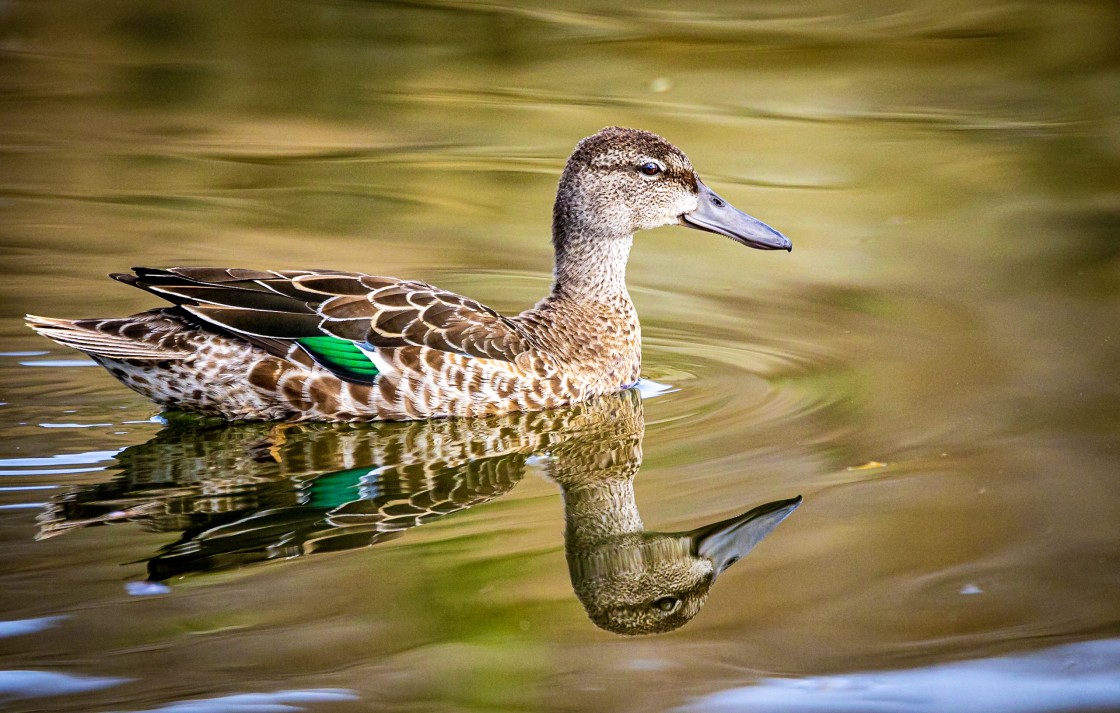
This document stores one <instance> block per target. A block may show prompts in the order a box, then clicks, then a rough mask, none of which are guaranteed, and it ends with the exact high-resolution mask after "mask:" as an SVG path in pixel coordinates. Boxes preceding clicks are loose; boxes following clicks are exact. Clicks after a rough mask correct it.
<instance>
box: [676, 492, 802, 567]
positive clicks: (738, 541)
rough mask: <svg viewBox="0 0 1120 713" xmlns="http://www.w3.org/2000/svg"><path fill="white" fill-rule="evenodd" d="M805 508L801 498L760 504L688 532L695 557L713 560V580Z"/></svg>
mask: <svg viewBox="0 0 1120 713" xmlns="http://www.w3.org/2000/svg"><path fill="white" fill-rule="evenodd" d="M799 505H801V496H800V495H798V496H797V497H795V498H789V499H788V500H776V501H774V502H772V503H766V504H765V505H759V506H758V507H756V508H753V509H751V510H748V511H747V512H745V513H743V514H742V515H737V516H735V517H733V518H729V519H727V520H722V521H720V522H716V523H713V524H711V525H704V526H703V527H698V528H696V529H695V530H692V531H690V532H687V533H685V535H686V536H687V537H688V539H689V540H690V541H691V543H692V552H693V554H694V555H696V556H699V557H703V558H705V559H708V560H711V561H712V565H713V570H712V572H713V577H718V576H719V575H720V573H721V572H723V571H724V570H725V569H727V568H728V567H730V566H731V565H733V564H735V563H736V562H738V561H739V560H740V559H741V558H742V557H743V556H745V555H746V554H747V553H748V552H750V551H751V550H753V549H754V548H755V545H757V544H758V543H759V542H761V541H762V538H764V537H766V536H767V535H769V534H770V533H771V532H772V531H773V529H774V528H775V527H777V526H778V524H779V523H781V521H782V520H785V519H786V518H787V517H789V515H790V513H792V512H793V511H794V510H796V509H797V507H798V506H799Z"/></svg>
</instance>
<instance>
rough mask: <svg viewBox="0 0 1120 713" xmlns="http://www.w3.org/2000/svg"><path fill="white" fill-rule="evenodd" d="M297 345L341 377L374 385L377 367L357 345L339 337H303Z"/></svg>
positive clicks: (298, 340)
mask: <svg viewBox="0 0 1120 713" xmlns="http://www.w3.org/2000/svg"><path fill="white" fill-rule="evenodd" d="M296 342H297V343H299V345H300V346H301V347H303V349H304V351H306V352H307V353H308V354H310V355H311V357H312V358H313V359H314V360H315V361H316V362H318V363H319V364H321V365H322V366H324V367H326V368H327V369H330V370H331V371H332V372H334V373H335V374H336V375H338V376H339V377H341V378H343V379H346V380H348V381H356V382H358V383H360V384H372V383H373V378H374V377H375V376H377V374H378V371H377V367H376V366H374V365H373V362H372V361H370V359H369V355H368V354H366V353H365V352H364V351H362V350H361V349H360V348H359V347H358V345H357V344H355V343H354V342H351V341H350V340H348V339H339V338H338V337H303V338H302V339H297V340H296Z"/></svg>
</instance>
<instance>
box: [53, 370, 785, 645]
mask: <svg viewBox="0 0 1120 713" xmlns="http://www.w3.org/2000/svg"><path fill="white" fill-rule="evenodd" d="M644 431H645V422H644V420H643V416H642V404H641V398H640V396H639V395H638V394H637V393H636V392H635V391H629V392H626V393H623V394H618V395H612V396H609V397H604V398H600V399H596V400H593V401H590V402H587V403H584V404H581V405H579V406H576V407H572V408H568V409H564V410H556V411H543V412H535V413H525V414H510V415H507V416H502V417H498V418H489V419H473V420H466V419H458V420H444V421H431V422H403V423H378V424H366V425H361V426H352V427H348V426H340V425H329V424H314V425H269V424H251V425H242V426H233V427H230V426H221V427H211V428H206V427H203V426H200V425H198V424H197V422H193V425H186V426H183V425H179V426H173V427H170V428H167V429H165V430H163V431H161V432H160V433H159V434H158V435H156V436H155V437H154V438H153V439H151V440H150V441H148V442H147V443H144V444H141V445H138V446H133V447H131V448H127V449H125V450H124V451H122V452H121V453H120V454H119V455H118V456H117V460H118V464H119V466H120V473H119V474H118V475H117V476H116V477H114V478H113V479H111V480H110V481H108V482H105V483H100V484H97V485H92V486H83V487H80V488H76V489H73V490H70V491H68V492H67V493H65V494H63V495H61V496H59V497H57V498H55V499H54V500H53V501H52V502H50V503H49V504H48V506H47V508H46V510H45V511H44V513H43V514H42V515H41V516H40V518H39V525H40V531H39V537H40V538H46V537H51V536H54V535H58V534H61V533H64V532H66V531H69V530H72V529H76V528H80V527H86V526H91V525H102V524H111V523H115V522H126V521H133V522H139V523H141V524H142V525H143V526H144V527H146V528H148V529H151V530H155V531H161V532H169V531H170V532H182V535H181V537H180V538H179V540H178V541H177V542H174V543H172V544H170V545H167V546H166V547H164V548H163V549H162V550H161V551H160V552H158V553H157V554H156V555H155V556H153V557H152V558H151V559H150V560H148V563H147V565H148V576H149V579H150V580H152V581H161V580H166V579H169V578H171V577H176V576H179V575H184V574H188V573H191V572H202V571H210V570H216V569H223V568H228V567H233V566H239V565H244V564H247V563H251V562H257V561H262V560H268V559H275V558H291V557H296V556H301V555H307V554H313V553H316V552H325V551H337V550H345V549H352V548H356V547H363V546H367V545H371V544H376V543H378V542H382V541H385V540H387V539H390V538H393V537H396V536H399V535H400V534H401V533H403V532H404V531H405V530H408V529H409V528H412V527H415V526H417V525H422V524H424V523H426V522H430V521H432V520H434V519H437V518H441V517H444V516H446V515H448V514H450V513H453V512H456V511H459V510H464V509H467V508H470V507H474V506H476V505H480V504H482V503H485V502H487V501H489V500H492V499H494V498H496V497H499V496H501V495H503V494H505V493H507V492H509V491H510V490H511V489H512V488H513V487H514V486H515V485H516V484H517V483H518V482H519V481H520V480H521V478H522V477H523V476H524V474H525V473H526V472H527V470H529V469H532V468H538V469H541V470H542V471H543V473H544V474H546V475H547V477H549V478H551V479H552V480H554V481H555V482H556V483H557V484H558V485H559V486H560V488H561V489H562V491H563V496H564V509H565V522H566V532H565V552H566V555H567V560H568V568H569V573H570V575H571V580H572V586H573V588H574V589H575V592H576V595H577V596H578V597H579V599H580V601H581V602H582V603H583V606H584V608H585V609H586V611H587V613H588V615H589V617H590V618H591V620H592V621H593V622H594V623H595V624H596V625H597V626H599V627H601V628H603V629H606V630H608V631H612V632H616V633H620V634H649V633H658V632H665V631H670V630H672V629H675V628H677V627H679V626H681V625H682V624H684V623H685V622H687V621H689V620H690V619H691V618H692V617H694V616H695V615H696V614H697V612H699V610H700V608H701V607H702V606H703V604H704V602H705V600H706V599H707V596H708V591H709V589H710V588H711V586H712V584H713V582H714V581H715V579H716V578H717V577H718V576H719V574H720V573H721V572H723V571H724V570H726V569H727V568H728V567H730V566H731V565H732V564H734V563H735V562H736V561H737V560H738V559H739V558H741V557H742V556H743V555H745V554H746V553H747V552H749V551H750V550H751V549H752V548H753V547H754V546H755V545H757V544H758V542H759V541H760V540H761V539H762V538H763V537H765V536H766V535H767V534H769V533H770V531H772V530H773V529H774V528H775V527H776V526H777V525H778V523H780V522H781V521H782V520H783V519H785V518H786V517H787V516H788V515H789V514H790V513H791V512H793V510H794V509H796V508H797V506H798V505H799V504H800V502H801V498H800V497H797V498H793V499H790V500H781V501H777V502H772V503H767V504H765V505H762V506H759V507H756V508H754V509H752V510H749V511H747V512H745V513H743V514H742V515H739V516H736V517H733V518H730V519H727V520H723V521H720V522H717V523H713V524H709V525H704V526H702V527H699V528H696V529H694V530H690V531H687V532H672V533H660V532H647V531H645V529H644V526H643V524H642V520H641V517H640V515H639V513H638V508H637V504H636V501H635V498H634V476H635V475H636V474H637V472H638V469H639V468H640V467H641V462H642V436H643V434H644Z"/></svg>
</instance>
